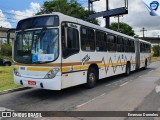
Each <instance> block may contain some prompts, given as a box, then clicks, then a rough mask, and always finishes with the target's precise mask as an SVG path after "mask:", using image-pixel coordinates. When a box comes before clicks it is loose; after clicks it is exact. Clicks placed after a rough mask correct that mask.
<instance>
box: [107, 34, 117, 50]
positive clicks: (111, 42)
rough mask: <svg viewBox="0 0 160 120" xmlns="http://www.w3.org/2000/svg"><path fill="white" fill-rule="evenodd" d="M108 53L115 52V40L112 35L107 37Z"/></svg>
mask: <svg viewBox="0 0 160 120" xmlns="http://www.w3.org/2000/svg"><path fill="white" fill-rule="evenodd" d="M107 42H108V51H116V38H115V36H114V35H111V34H108V35H107Z"/></svg>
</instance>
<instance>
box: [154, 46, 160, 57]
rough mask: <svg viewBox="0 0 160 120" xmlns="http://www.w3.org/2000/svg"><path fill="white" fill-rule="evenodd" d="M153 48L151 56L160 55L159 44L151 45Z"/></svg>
mask: <svg viewBox="0 0 160 120" xmlns="http://www.w3.org/2000/svg"><path fill="white" fill-rule="evenodd" d="M152 50H153V56H155V57H158V56H159V55H160V46H159V45H154V46H153V47H152Z"/></svg>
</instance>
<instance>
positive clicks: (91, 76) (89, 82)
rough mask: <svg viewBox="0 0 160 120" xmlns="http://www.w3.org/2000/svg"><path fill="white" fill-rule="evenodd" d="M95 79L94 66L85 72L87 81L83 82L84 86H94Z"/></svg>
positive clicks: (88, 87)
mask: <svg viewBox="0 0 160 120" xmlns="http://www.w3.org/2000/svg"><path fill="white" fill-rule="evenodd" d="M96 81H97V73H96V70H95V68H94V67H91V68H89V70H88V72H87V83H86V84H85V88H87V89H90V88H93V87H95V85H96Z"/></svg>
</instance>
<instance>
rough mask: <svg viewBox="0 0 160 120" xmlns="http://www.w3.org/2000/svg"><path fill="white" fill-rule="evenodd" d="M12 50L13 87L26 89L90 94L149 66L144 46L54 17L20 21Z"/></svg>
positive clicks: (135, 40) (61, 16)
mask: <svg viewBox="0 0 160 120" xmlns="http://www.w3.org/2000/svg"><path fill="white" fill-rule="evenodd" d="M13 44H14V45H13V61H14V81H15V83H16V84H20V85H23V86H25V87H35V88H42V89H49V90H61V89H64V88H68V87H71V86H76V85H80V84H84V86H85V87H87V88H93V87H94V86H95V85H96V81H97V80H100V79H103V78H106V77H110V76H114V75H118V74H123V73H125V74H126V75H129V74H130V72H131V71H134V70H137V69H140V68H147V66H148V65H149V64H150V63H151V44H150V43H149V42H146V41H143V40H140V39H138V38H134V37H130V36H127V35H124V34H122V33H119V32H115V31H112V30H109V29H106V28H103V27H100V26H97V25H94V24H91V23H88V22H86V21H83V20H80V19H77V18H73V17H70V16H66V15H64V14H61V13H57V12H55V13H52V14H45V15H39V16H34V17H30V18H26V19H23V20H21V21H19V22H18V24H17V27H16V39H15V41H14V43H13Z"/></svg>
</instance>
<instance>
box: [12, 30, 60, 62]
mask: <svg viewBox="0 0 160 120" xmlns="http://www.w3.org/2000/svg"><path fill="white" fill-rule="evenodd" d="M58 53H59V51H58V29H57V28H50V29H40V30H30V31H21V32H17V33H16V41H15V43H14V60H15V61H16V62H20V63H25V64H32V63H33V64H36V63H45V62H52V61H54V60H55V59H57V57H58Z"/></svg>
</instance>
